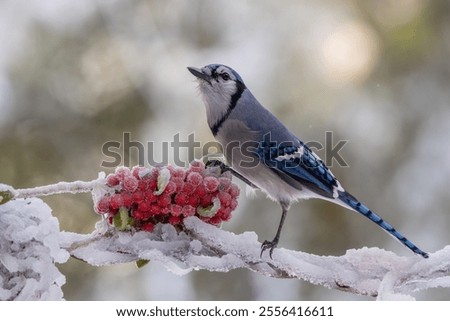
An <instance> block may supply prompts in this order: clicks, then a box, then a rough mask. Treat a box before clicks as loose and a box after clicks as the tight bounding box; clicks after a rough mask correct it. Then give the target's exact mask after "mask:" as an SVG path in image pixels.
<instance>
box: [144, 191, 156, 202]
mask: <svg viewBox="0 0 450 321" xmlns="http://www.w3.org/2000/svg"><path fill="white" fill-rule="evenodd" d="M157 200H158V196H156V195H155V193H153V191H151V190H149V191H146V192H145V201H146V202H147V203H154V202H156V201H157Z"/></svg>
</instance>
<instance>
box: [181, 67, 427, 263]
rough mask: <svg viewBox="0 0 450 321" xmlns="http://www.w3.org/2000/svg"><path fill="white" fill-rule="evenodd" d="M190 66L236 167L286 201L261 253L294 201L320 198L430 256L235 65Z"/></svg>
mask: <svg viewBox="0 0 450 321" xmlns="http://www.w3.org/2000/svg"><path fill="white" fill-rule="evenodd" d="M188 70H189V71H190V72H191V73H192V74H193V75H194V76H195V77H196V78H197V80H198V82H199V89H200V94H201V98H202V100H203V102H204V104H205V106H206V116H207V121H208V125H209V128H210V129H211V131H212V133H213V135H214V137H215V138H216V139H217V140H218V141H219V143H221V145H222V147H223V152H224V155H225V158H226V160H227V163H228V164H229V165H230V166H231V169H232V170H233V171H235V172H237V173H238V174H239V177H241V178H243V179H244V180H245V181H246V182H248V183H249V184H250V185H252V186H257V187H258V188H259V189H261V190H262V191H263V192H265V193H266V194H267V195H268V196H269V198H271V199H272V200H274V201H277V202H278V203H279V204H280V205H281V209H282V212H281V220H280V223H279V225H278V230H277V233H276V235H275V238H274V239H273V240H272V241H267V240H266V241H264V242H263V243H262V247H261V255H262V254H263V252H264V251H266V250H270V251H269V254H270V257H272V252H273V250H274V248H275V247H276V246H277V244H278V241H279V239H280V235H281V230H282V228H283V224H284V221H285V219H286V215H287V212H288V210H289V207H290V205H291V204H292V203H293V202H295V201H297V200H300V199H308V198H321V199H325V200H327V201H330V202H333V203H336V204H339V205H341V206H343V207H346V208H349V209H351V210H353V211H356V212H358V213H360V214H362V215H364V216H365V217H367V218H368V219H369V220H371V221H372V222H374V223H375V224H377V225H378V226H380V227H381V228H382V229H384V230H385V231H386V232H388V233H389V234H391V235H392V236H393V237H395V238H396V239H398V240H399V241H400V242H401V243H402V244H403V245H405V246H406V247H407V248H409V249H410V250H411V251H413V252H414V253H416V254H419V255H421V256H423V257H424V258H428V254H427V253H426V252H424V251H422V250H421V249H419V248H418V247H417V246H416V245H414V244H413V243H412V242H411V241H409V240H408V239H407V238H406V237H404V236H403V235H402V234H400V233H399V232H398V231H397V230H396V229H395V228H394V227H393V226H392V225H391V224H389V223H388V222H386V221H385V220H383V219H382V218H381V217H380V216H379V215H377V214H376V213H375V212H373V211H371V210H370V209H369V208H368V207H367V206H365V205H364V204H362V203H361V202H359V201H358V200H357V199H356V198H355V197H354V196H352V195H351V194H350V193H348V192H347V191H346V190H345V189H344V188H343V187H342V186H341V184H340V183H339V181H338V180H337V179H336V178H335V176H334V175H333V174H332V173H331V171H330V170H329V169H328V168H327V167H326V166H325V164H324V163H323V161H322V160H321V159H320V158H319V157H318V156H317V155H316V154H315V153H314V152H313V151H311V149H310V148H308V146H306V145H305V144H304V143H303V142H302V141H301V140H299V139H298V138H297V137H296V136H295V135H294V134H292V133H291V132H290V131H289V130H288V129H287V128H286V127H285V126H284V125H283V124H282V123H281V122H280V121H279V120H278V119H277V118H276V117H275V116H274V115H273V114H272V113H270V112H269V111H268V110H267V109H265V108H264V107H263V106H262V105H261V104H260V103H259V102H258V100H257V99H256V98H255V97H254V96H253V95H252V93H251V92H250V90H249V89H248V88H247V86H246V85H245V84H244V81H243V80H242V78H241V76H239V74H238V73H237V72H236V71H234V70H233V69H232V68H230V67H227V66H225V65H221V64H211V65H207V66H205V67H203V68H201V69H199V68H194V67H188Z"/></svg>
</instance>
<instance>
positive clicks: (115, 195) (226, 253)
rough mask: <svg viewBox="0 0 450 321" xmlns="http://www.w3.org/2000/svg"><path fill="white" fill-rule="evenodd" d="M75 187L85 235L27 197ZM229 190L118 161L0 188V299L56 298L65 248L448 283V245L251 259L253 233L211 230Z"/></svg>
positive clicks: (403, 294)
mask: <svg viewBox="0 0 450 321" xmlns="http://www.w3.org/2000/svg"><path fill="white" fill-rule="evenodd" d="M79 192H91V193H92V196H93V202H94V209H95V211H96V212H97V213H100V214H101V215H100V216H99V218H100V221H99V222H98V223H97V224H96V228H95V230H94V232H92V233H91V234H89V235H80V234H76V233H71V232H61V231H60V230H59V223H58V220H57V219H56V218H55V217H54V216H53V215H52V213H51V209H50V208H49V207H48V205H47V204H45V203H44V202H43V201H42V200H40V199H38V198H35V197H36V196H41V195H51V194H59V193H79ZM238 195H239V189H238V187H237V186H235V185H234V184H233V183H232V182H231V178H230V176H227V174H226V173H222V172H221V171H216V169H214V168H209V167H207V168H205V166H204V164H202V163H199V162H195V163H193V164H191V165H190V167H189V168H188V169H181V168H175V167H170V166H168V167H167V168H153V169H145V168H140V167H135V168H133V169H132V170H130V169H126V168H118V169H117V170H116V172H115V173H114V174H110V175H108V176H107V177H106V175H104V174H103V173H100V175H99V178H98V179H96V180H93V181H90V182H80V181H76V182H71V183H66V182H61V183H57V184H53V185H48V186H43V187H36V188H32V189H23V190H15V189H13V188H12V187H9V186H6V185H0V254H1V255H0V299H1V300H13V299H21V300H26V299H28V300H29V299H32V300H36V299H53V300H54V299H62V298H63V293H62V290H61V286H62V285H63V284H64V283H65V277H64V275H62V274H61V273H60V272H59V271H58V269H57V267H56V266H55V263H65V262H66V261H67V260H68V258H69V256H70V255H71V256H72V257H75V258H78V259H80V260H82V261H85V262H86V263H88V264H91V265H95V266H103V265H111V264H120V263H126V262H139V263H143V262H148V261H150V262H159V263H160V264H162V265H163V266H164V267H166V268H167V269H168V270H170V271H171V272H173V273H175V274H178V275H184V274H187V273H190V272H192V271H195V270H208V271H216V272H228V271H231V270H233V269H238V268H244V269H248V270H250V271H253V272H255V273H259V274H263V275H266V276H269V277H273V278H291V279H300V280H304V281H306V282H310V283H312V284H316V285H321V286H324V287H327V288H330V289H338V290H341V291H346V292H351V293H354V294H359V295H365V296H371V297H377V298H378V299H381V300H399V299H414V298H413V297H412V296H411V295H412V294H413V293H415V292H417V291H421V290H426V289H429V288H436V287H449V288H450V246H447V247H445V248H444V249H442V250H440V251H438V252H436V253H434V254H432V255H430V258H429V259H423V258H421V257H419V256H416V257H412V256H410V257H400V256H397V255H396V254H394V253H392V252H387V251H384V250H381V249H377V248H363V249H358V250H355V249H352V250H348V251H347V253H346V254H345V255H343V256H318V255H314V254H308V253H302V252H295V251H290V250H286V249H281V248H277V249H275V251H274V253H273V259H270V258H269V256H268V254H267V253H265V254H264V255H263V256H262V257H260V253H261V243H259V242H258V240H257V235H256V234H255V233H254V232H245V233H243V234H239V235H236V234H234V233H231V232H228V231H225V230H223V229H221V228H219V227H218V226H220V224H222V222H224V221H227V220H228V219H230V218H231V212H232V210H234V209H235V208H236V206H237V196H238Z"/></svg>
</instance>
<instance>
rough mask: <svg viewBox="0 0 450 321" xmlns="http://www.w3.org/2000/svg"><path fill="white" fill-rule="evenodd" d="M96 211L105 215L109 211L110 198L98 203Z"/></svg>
mask: <svg viewBox="0 0 450 321" xmlns="http://www.w3.org/2000/svg"><path fill="white" fill-rule="evenodd" d="M95 211H96V212H97V213H99V214H105V213H108V211H109V197H108V196H103V198H102V199H100V201H99V202H98V203H97V206H96V209H95Z"/></svg>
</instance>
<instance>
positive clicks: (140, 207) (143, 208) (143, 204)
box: [138, 202, 151, 212]
mask: <svg viewBox="0 0 450 321" xmlns="http://www.w3.org/2000/svg"><path fill="white" fill-rule="evenodd" d="M150 206H151V205H150V204H149V203H147V202H140V203H139V205H138V210H139V211H141V212H149V211H150Z"/></svg>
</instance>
